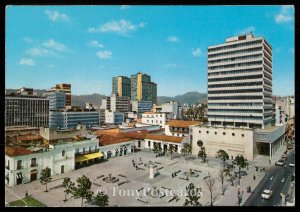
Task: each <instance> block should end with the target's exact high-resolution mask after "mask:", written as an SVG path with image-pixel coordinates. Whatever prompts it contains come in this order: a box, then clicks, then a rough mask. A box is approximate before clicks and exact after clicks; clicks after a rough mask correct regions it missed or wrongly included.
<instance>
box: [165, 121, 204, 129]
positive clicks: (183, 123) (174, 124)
mask: <svg viewBox="0 0 300 212" xmlns="http://www.w3.org/2000/svg"><path fill="white" fill-rule="evenodd" d="M199 123H200V121H184V120H170V121H169V122H167V123H166V125H169V126H170V127H185V128H186V127H189V126H190V125H195V124H199Z"/></svg>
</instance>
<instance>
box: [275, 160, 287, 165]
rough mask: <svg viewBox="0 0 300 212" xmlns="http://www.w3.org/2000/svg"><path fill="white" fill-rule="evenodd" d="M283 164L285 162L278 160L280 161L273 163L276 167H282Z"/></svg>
mask: <svg viewBox="0 0 300 212" xmlns="http://www.w3.org/2000/svg"><path fill="white" fill-rule="evenodd" d="M284 163H285V161H284V160H282V159H280V160H278V161H276V162H275V165H276V166H283V165H284Z"/></svg>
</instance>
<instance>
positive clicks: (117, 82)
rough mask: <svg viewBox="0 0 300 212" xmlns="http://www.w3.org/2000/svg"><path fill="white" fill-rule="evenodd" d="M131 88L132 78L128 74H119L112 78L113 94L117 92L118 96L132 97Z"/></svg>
mask: <svg viewBox="0 0 300 212" xmlns="http://www.w3.org/2000/svg"><path fill="white" fill-rule="evenodd" d="M130 88H131V83H130V78H128V77H126V76H118V77H113V78H112V94H117V95H118V96H127V97H129V98H130V95H131V91H130Z"/></svg>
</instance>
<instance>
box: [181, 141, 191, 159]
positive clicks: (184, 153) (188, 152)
mask: <svg viewBox="0 0 300 212" xmlns="http://www.w3.org/2000/svg"><path fill="white" fill-rule="evenodd" d="M191 154H192V145H190V144H187V143H185V144H184V145H183V148H182V149H181V155H182V156H183V157H185V156H187V155H191Z"/></svg>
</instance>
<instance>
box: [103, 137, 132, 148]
mask: <svg viewBox="0 0 300 212" xmlns="http://www.w3.org/2000/svg"><path fill="white" fill-rule="evenodd" d="M132 140H133V139H131V138H125V137H123V136H111V135H101V136H99V144H100V146H106V145H111V144H118V143H123V142H128V141H132Z"/></svg>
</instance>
